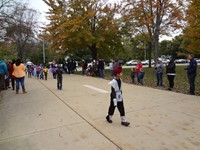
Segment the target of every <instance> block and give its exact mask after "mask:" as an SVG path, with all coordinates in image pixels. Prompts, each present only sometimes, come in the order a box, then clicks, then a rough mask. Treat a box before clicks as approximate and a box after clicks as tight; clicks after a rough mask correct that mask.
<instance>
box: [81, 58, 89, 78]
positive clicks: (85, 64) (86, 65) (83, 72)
mask: <svg viewBox="0 0 200 150" xmlns="http://www.w3.org/2000/svg"><path fill="white" fill-rule="evenodd" d="M81 66H82V75H83V76H85V73H86V69H87V67H88V63H87V61H86V60H83V61H82V65H81Z"/></svg>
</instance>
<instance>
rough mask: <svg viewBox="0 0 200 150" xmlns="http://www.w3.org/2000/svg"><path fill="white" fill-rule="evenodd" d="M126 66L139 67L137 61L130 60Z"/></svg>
mask: <svg viewBox="0 0 200 150" xmlns="http://www.w3.org/2000/svg"><path fill="white" fill-rule="evenodd" d="M126 65H127V66H132V65H137V60H134V59H133V60H130V61H128V62H126Z"/></svg>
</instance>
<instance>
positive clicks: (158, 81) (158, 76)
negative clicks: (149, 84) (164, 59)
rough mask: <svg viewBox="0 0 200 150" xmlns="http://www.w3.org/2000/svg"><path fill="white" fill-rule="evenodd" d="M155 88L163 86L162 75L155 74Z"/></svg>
mask: <svg viewBox="0 0 200 150" xmlns="http://www.w3.org/2000/svg"><path fill="white" fill-rule="evenodd" d="M156 77H157V86H163V73H156Z"/></svg>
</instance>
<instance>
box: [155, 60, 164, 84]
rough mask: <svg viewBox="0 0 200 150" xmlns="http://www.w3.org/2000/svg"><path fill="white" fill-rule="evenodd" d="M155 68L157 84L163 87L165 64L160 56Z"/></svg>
mask: <svg viewBox="0 0 200 150" xmlns="http://www.w3.org/2000/svg"><path fill="white" fill-rule="evenodd" d="M155 69H156V78H157V86H159V87H162V86H163V72H164V65H163V63H162V59H161V58H158V61H157V64H156V68H155Z"/></svg>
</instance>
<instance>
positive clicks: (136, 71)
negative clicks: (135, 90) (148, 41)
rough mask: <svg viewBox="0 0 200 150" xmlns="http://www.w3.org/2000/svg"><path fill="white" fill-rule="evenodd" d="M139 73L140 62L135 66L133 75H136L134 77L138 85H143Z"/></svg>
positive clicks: (140, 68) (140, 69)
mask: <svg viewBox="0 0 200 150" xmlns="http://www.w3.org/2000/svg"><path fill="white" fill-rule="evenodd" d="M141 71H142V63H141V61H140V60H138V62H137V66H136V69H135V73H136V76H137V81H138V84H143V83H142V79H141V78H140V73H141Z"/></svg>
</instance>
